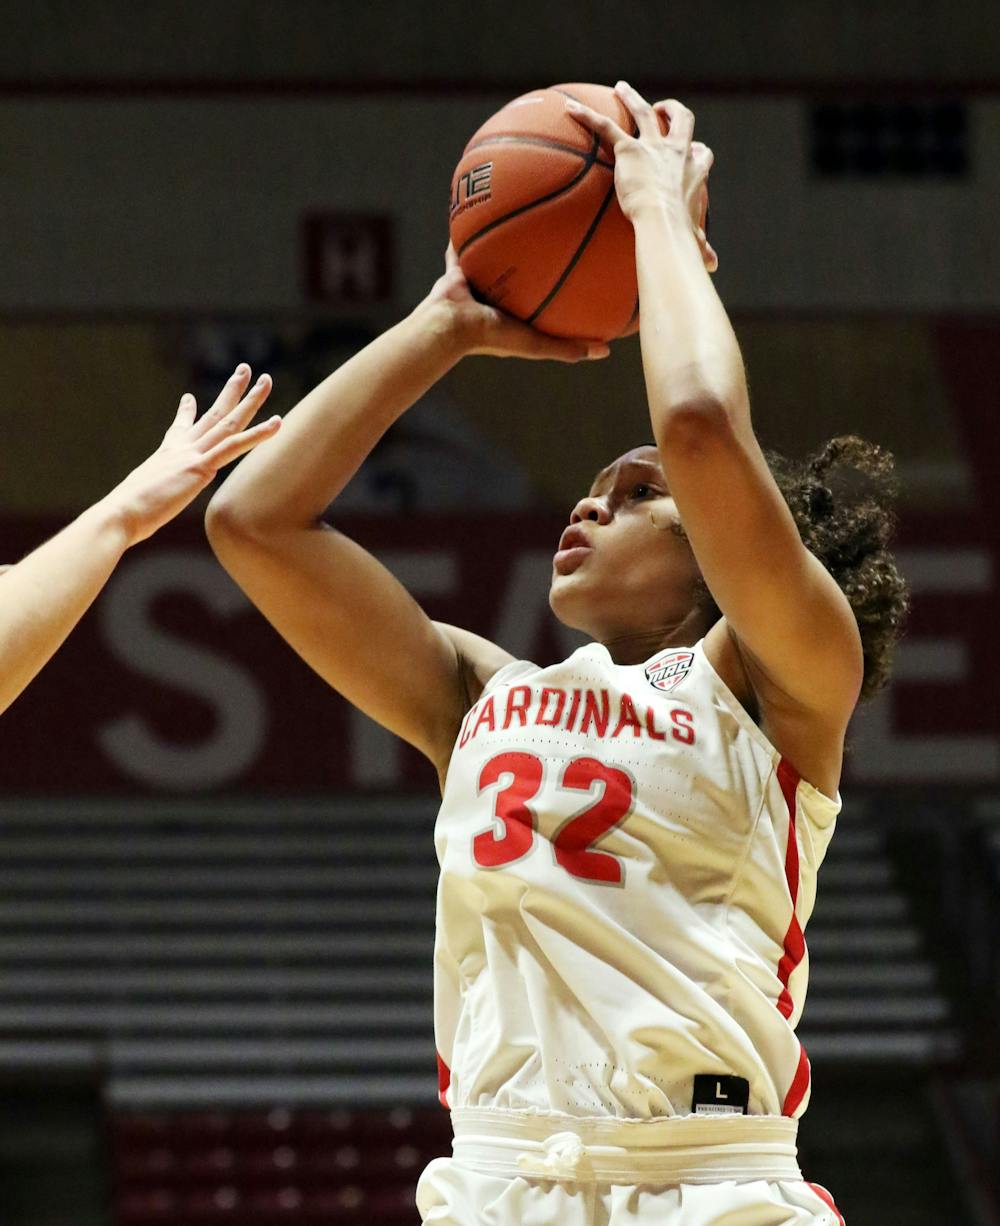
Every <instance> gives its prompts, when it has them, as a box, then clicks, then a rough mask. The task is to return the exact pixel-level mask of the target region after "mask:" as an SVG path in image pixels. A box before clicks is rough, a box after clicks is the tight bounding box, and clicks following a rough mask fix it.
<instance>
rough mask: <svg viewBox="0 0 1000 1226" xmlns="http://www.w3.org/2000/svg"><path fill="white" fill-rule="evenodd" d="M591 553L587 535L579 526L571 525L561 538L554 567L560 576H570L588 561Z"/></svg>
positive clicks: (554, 559)
mask: <svg viewBox="0 0 1000 1226" xmlns="http://www.w3.org/2000/svg"><path fill="white" fill-rule="evenodd" d="M590 551H591V544H590V541H589V540H588V539H587V534H586V532H585V531H584V530H583V528H582V527H581V526H580V525H579V524H570V526H569V527H568V528H567V529H566V531H565V532H564V533H563V534H562V536H561V537H560V538H559V548H558V549H557V551H556V555H555V557H554V558H553V559H552V566H553V569H554V570H555V572H556V574H558V575H569V574H572V573H573V571H575V570H576V568H577V567H578V566H579V565H580V564H581V563H582V562H585V561H586V559H587V555H588V554H589V553H590Z"/></svg>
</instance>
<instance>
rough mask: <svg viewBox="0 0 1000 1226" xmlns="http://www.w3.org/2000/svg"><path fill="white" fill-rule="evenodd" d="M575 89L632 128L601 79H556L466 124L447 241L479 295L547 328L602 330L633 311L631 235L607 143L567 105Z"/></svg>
mask: <svg viewBox="0 0 1000 1226" xmlns="http://www.w3.org/2000/svg"><path fill="white" fill-rule="evenodd" d="M567 98H575V99H577V101H579V102H582V103H584V104H585V105H587V106H589V107H591V108H592V109H593V110H595V111H600V112H601V113H602V114H604V115H608V116H609V117H611V118H613V119H614V120H615V122H616V123H618V125H619V126H620V127H622V128H623V129H624V130H625V131H626V132H634V130H635V129H634V125H633V122H632V118H631V116H630V115H629V113H628V111H627V109H626V108H625V106H624V104H623V103H622V102H621V101H620V99H619V98H618V96H617V95H616V94H615V92H614V90H612V89H611V88H610V87H608V86H606V85H581V84H570V85H553V86H552V87H551V88H549V89H539V90H535V91H533V92H532V93H529V94H523V95H522V96H521V97H519V98H515V99H514V100H513V101H512V102H508V103H507V105H506V106H505V107H503V109H502V110H500V111H498V112H497V113H496V114H495V115H494V116H493V117H492V118H490V119H488V120H487V121H486V123H484V124H483V126H482V127H481V128H480V129H479V130H478V131H477V132H476V133H475V134H474V135H473V137H472V139H471V140H470V141H469V143H468V144H467V145H466V147H465V151H464V152H463V154H462V158H461V160H460V161H459V163H458V166H457V167H456V168H455V174H454V178H453V179H452V184H451V204H450V229H451V241H452V244H453V245H454V247H455V251H456V252H457V253H458V260H459V263H460V264H461V267H462V271H463V272H464V273H465V275H466V277H467V278H468V280H469V283H470V284H471V285H472V287H473V288H474V289H475V291H476V292H477V294H479V296H480V297H482V298H483V299H485V300H486V301H487V302H489V303H491V304H492V305H493V306H496V307H499V308H501V309H502V310H504V311H506V312H507V313H508V314H509V315H514V316H516V317H517V318H518V319H521V320H523V321H524V322H525V323H528V324H531V325H532V327H535V328H538V329H539V330H540V331H542V332H547V333H549V334H550V335H553V336H572V337H584V338H588V339H592V340H602V341H608V340H613V339H614V338H615V337H618V336H621V335H622V334H623V333H624V332H626V331H627V330H628V329H629V328H630V326H631V325H632V324H634V322H635V319H636V317H637V315H638V310H639V301H638V292H637V288H636V275H635V239H634V236H633V231H632V226H631V224H630V222H629V221H628V220H627V219H626V217H625V215H624V214H623V213H622V211H621V208H620V207H619V205H618V199H617V197H616V195H615V182H614V180H615V172H614V153H613V152H612V150H611V149H609V148H607V147H605V146H603V145H602V144H601V143H600V141H599V139H598V137H597V136H595V135H594V134H593V133H591V132H588V131H587V130H586V129H585V128H583V127H581V125H580V124H579V123H577V122H576V121H575V120H574V119H573V118H572V116H571V115H570V114H569V113H568V112H567V110H566V99H567Z"/></svg>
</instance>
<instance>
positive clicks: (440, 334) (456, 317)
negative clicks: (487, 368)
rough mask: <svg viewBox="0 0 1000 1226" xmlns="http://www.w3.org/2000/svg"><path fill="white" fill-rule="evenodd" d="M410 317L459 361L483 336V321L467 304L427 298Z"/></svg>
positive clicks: (438, 344)
mask: <svg viewBox="0 0 1000 1226" xmlns="http://www.w3.org/2000/svg"><path fill="white" fill-rule="evenodd" d="M410 318H411V319H412V320H413V322H414V323H416V324H417V325H418V326H419V328H420V330H421V332H422V333H423V334H424V335H425V336H426V337H427V339H428V341H429V343H431V344H432V345H434V346H436V347H438V348H440V349H441V350H442V351H444V352H445V353H446V354H447V355H448V356H449V357H453V358H455V359H456V360H457V359H458V358H461V357H464V356H465V355H466V354H467V353H471V352H472V351H473V350H474V349H475V347H476V345H477V344H478V343H479V341H480V338H481V332H482V323H481V321H479V320H477V319H476V318H475V313H474V312H471V311H469V310H467V309H466V307H465V304H463V303H456V302H450V301H448V300H447V299H439V300H435V299H433V298H429V299H425V300H424V301H423V302H422V303H420V305H419V306H418V307H417V308H416V309H415V310H414V311H413V314H412V315H411V316H410Z"/></svg>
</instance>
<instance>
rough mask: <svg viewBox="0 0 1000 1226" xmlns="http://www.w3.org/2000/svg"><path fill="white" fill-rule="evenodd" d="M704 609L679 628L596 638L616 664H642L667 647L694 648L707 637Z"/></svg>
mask: <svg viewBox="0 0 1000 1226" xmlns="http://www.w3.org/2000/svg"><path fill="white" fill-rule="evenodd" d="M704 621H705V617H704V613H703V611H702V610H701V609H692V610H691V611H690V612H689V613H688V615H687V616H686V617H685V618H684V619H683V620H682V621H680V622H679V623H678V624H677V625H675V626H655V627H652V628H651V629H649V630H636V631H627V632H624V633H612V634H609V635H595V638H597V641H598V642H599V643H602V644H603V645H604V646H605V647H606V648H607V649H608V654H609V655H610V656H611V658H612V660H614V662H615V663H616V664H641V663H642V662H643V661H644V660H648V659H649V657H650V656H652V655H655V654H656V653H657V652H658V651H662V650H664V649H665V648H667V647H691V646H692V645H693V644H694V643H697V642H698V640H699V639H701V638H703V637H704V635H705V630H706V627H705V625H704Z"/></svg>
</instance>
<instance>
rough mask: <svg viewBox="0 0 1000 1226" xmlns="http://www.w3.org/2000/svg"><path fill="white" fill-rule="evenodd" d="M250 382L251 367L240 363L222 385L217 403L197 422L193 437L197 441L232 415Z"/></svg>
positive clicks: (216, 399)
mask: <svg viewBox="0 0 1000 1226" xmlns="http://www.w3.org/2000/svg"><path fill="white" fill-rule="evenodd" d="M249 382H250V367H249V366H248V365H247V364H246V362H240V364H239V366H237V367H236V369H235V370H234V371H233V373H232V374H231V375H230V376H229V378H228V379H227V380H226V382H225V383H224V384H223V385H222V390H221V391H220V392H219V394H218V396H216V398H215V403H214V404H213V405H212V407H211V408H210V409H207V410H206V411H205V412H204V413H203V414H202V415H201V417H200V418H199V419H198V420H197V421H196V422H195V424H194V429H193V431H192V437H193V438H195V439H199V438H201V437H202V435H204V434H207V433H208V431H209V430H211V429H212V427H213V426H214V425H216V424H217V423H218V422H220V421H221V420H222V418H224V417H225V416H226V414H227V413H231V412H232V410H233V406H234V405H235V404H236V403H237V401H238V400H239V398H240V397H241V396H242V395H243V393H244V391H245V390H246V386H247V384H248V383H249Z"/></svg>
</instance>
